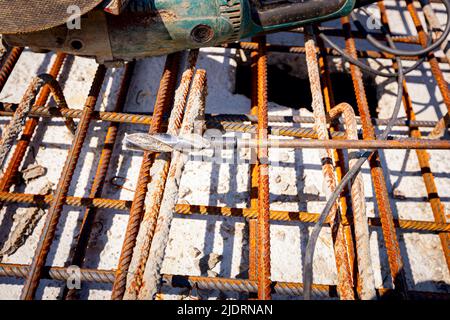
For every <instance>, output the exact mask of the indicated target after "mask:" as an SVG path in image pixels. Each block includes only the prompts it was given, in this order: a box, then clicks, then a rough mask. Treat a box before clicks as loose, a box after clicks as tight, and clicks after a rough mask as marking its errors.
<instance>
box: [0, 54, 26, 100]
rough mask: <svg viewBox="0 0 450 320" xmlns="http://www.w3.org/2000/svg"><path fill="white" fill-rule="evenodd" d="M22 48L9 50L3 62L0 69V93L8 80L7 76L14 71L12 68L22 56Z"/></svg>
mask: <svg viewBox="0 0 450 320" xmlns="http://www.w3.org/2000/svg"><path fill="white" fill-rule="evenodd" d="M22 52H23V48H19V47H14V48H12V49H11V51H10V52H9V54H8V57H7V58H6V59H5V62H4V63H3V65H2V66H1V67H2V68H1V69H0V92H2V91H3V88H4V87H5V85H6V82H7V81H8V79H9V76H10V75H11V72H12V71H13V69H14V66H15V65H16V63H17V61H19V58H20V56H21V55H22Z"/></svg>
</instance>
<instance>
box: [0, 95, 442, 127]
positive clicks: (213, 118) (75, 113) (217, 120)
mask: <svg viewBox="0 0 450 320" xmlns="http://www.w3.org/2000/svg"><path fill="white" fill-rule="evenodd" d="M17 107H18V104H17V103H6V102H0V116H12V115H13V114H14V111H15V110H16V109H17ZM81 114H82V110H79V109H70V108H69V109H65V110H58V109H56V108H53V107H44V106H35V107H33V108H32V109H31V112H30V117H48V118H50V117H66V118H81ZM205 118H206V124H207V125H208V124H209V125H210V126H211V127H215V126H219V125H220V124H221V123H240V122H247V121H248V122H257V121H258V117H257V116H256V115H253V114H207V115H206V116H205ZM92 120H101V121H110V122H119V123H130V124H143V125H150V124H151V122H152V115H151V114H150V113H145V112H142V113H123V112H105V111H95V112H94V114H93V115H92ZM356 121H357V123H358V124H361V119H360V118H359V117H356ZM269 122H284V123H309V124H313V123H314V117H307V116H269ZM327 122H330V121H329V120H327ZM371 122H372V124H373V125H377V126H385V125H387V124H388V122H389V119H375V118H373V119H371ZM437 124H438V122H437V121H427V120H408V119H398V120H397V121H396V122H395V126H399V127H421V128H434V127H435V126H436V125H437ZM224 129H225V130H226V129H227V127H225V128H224ZM269 129H270V127H269Z"/></svg>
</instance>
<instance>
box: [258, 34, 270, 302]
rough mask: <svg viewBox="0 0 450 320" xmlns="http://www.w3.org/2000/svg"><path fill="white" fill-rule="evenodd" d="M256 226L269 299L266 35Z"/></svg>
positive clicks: (261, 278)
mask: <svg viewBox="0 0 450 320" xmlns="http://www.w3.org/2000/svg"><path fill="white" fill-rule="evenodd" d="M258 45H259V46H258V57H257V59H258V60H257V75H258V82H257V84H258V88H257V93H258V109H257V110H258V133H257V140H258V144H259V147H258V151H257V152H258V160H257V161H258V167H259V170H258V228H257V243H256V245H257V263H258V264H257V270H258V274H257V282H258V299H259V300H270V299H272V296H271V285H272V284H271V279H270V275H271V270H270V267H271V263H270V190H269V149H268V148H267V147H265V146H263V145H264V144H265V143H266V142H267V141H268V132H267V128H268V125H269V120H268V98H267V52H266V38H265V37H260V38H258Z"/></svg>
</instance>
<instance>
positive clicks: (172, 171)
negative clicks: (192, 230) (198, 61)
mask: <svg viewBox="0 0 450 320" xmlns="http://www.w3.org/2000/svg"><path fill="white" fill-rule="evenodd" d="M207 88H208V87H207V77H206V71H205V70H201V69H198V70H197V71H196V72H195V76H194V79H193V81H192V87H191V91H190V93H189V98H188V102H187V104H186V110H185V113H184V118H183V122H182V124H181V128H180V130H179V134H180V135H189V134H192V133H195V132H196V130H198V128H196V121H201V120H202V119H203V118H204V115H205V109H206V96H207V94H208V91H207ZM188 159H189V158H188V156H187V155H186V154H185V153H182V152H179V151H174V152H173V153H172V161H171V163H170V167H169V172H168V174H167V181H166V185H165V189H164V195H163V198H162V202H161V207H160V210H159V215H158V220H157V223H156V230H155V233H154V235H153V240H152V244H151V247H150V251H149V253H148V259H147V263H146V266H145V271H144V275H143V279H144V281H143V282H144V283H143V286H142V288H141V291H140V293H139V299H143V300H148V299H155V297H156V294H157V293H158V292H159V290H160V288H161V270H162V265H163V262H164V257H165V254H166V248H167V245H168V243H169V235H170V229H171V226H172V221H173V219H174V211H175V208H176V204H177V202H178V195H179V188H180V181H181V177H182V175H183V170H184V166H185V164H186V163H187V161H188Z"/></svg>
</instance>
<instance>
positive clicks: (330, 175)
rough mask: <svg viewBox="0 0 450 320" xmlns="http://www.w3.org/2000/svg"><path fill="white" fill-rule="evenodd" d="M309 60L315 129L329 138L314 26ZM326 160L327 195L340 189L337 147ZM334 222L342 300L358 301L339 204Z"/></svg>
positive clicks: (328, 152)
mask: <svg viewBox="0 0 450 320" xmlns="http://www.w3.org/2000/svg"><path fill="white" fill-rule="evenodd" d="M305 47H306V63H307V68H308V76H309V82H310V87H311V95H312V99H313V100H312V106H313V112H314V118H315V119H316V123H315V128H316V130H317V133H318V137H319V139H320V141H328V140H329V133H328V128H327V124H326V114H325V106H324V100H323V95H322V87H321V81H320V72H319V62H318V60H317V48H316V42H315V40H314V37H313V32H312V28H311V27H310V28H307V29H306V30H305ZM320 158H321V159H320V160H321V163H322V174H323V177H324V183H325V185H326V191H325V193H326V198H327V199H328V198H329V196H330V194H331V193H332V192H333V191H334V190H335V189H336V176H335V171H334V169H335V168H334V163H333V150H332V149H328V148H327V149H324V150H321V152H320ZM329 217H330V221H331V222H332V230H333V243H334V256H335V259H336V267H337V271H338V292H339V297H340V298H341V299H342V300H354V299H355V294H354V284H353V270H352V266H351V265H350V260H351V258H350V257H349V255H350V252H349V251H348V250H347V246H346V241H345V231H344V228H343V225H342V223H341V222H340V220H341V218H340V217H341V211H340V208H339V206H338V204H337V203H335V204H334V206H333V207H332V209H331V210H330V214H329Z"/></svg>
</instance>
